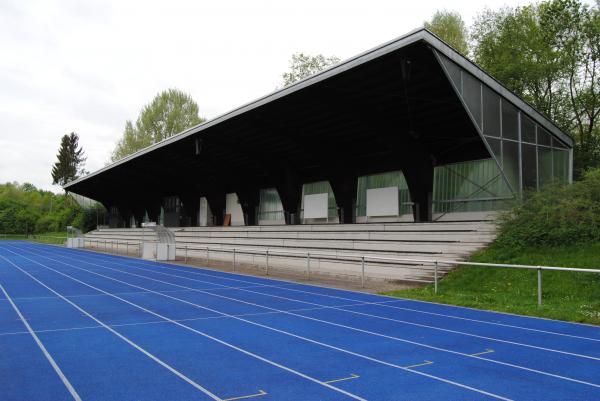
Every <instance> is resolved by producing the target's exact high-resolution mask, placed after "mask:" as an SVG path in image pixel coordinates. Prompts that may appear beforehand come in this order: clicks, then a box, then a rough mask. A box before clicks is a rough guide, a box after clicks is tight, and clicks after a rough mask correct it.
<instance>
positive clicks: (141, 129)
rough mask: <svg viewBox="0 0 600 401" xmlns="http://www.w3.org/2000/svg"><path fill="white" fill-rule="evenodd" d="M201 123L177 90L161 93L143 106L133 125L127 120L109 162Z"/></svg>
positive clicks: (195, 108) (185, 96)
mask: <svg viewBox="0 0 600 401" xmlns="http://www.w3.org/2000/svg"><path fill="white" fill-rule="evenodd" d="M204 121H205V120H204V119H203V118H201V117H200V116H199V115H198V104H196V102H195V101H194V100H193V99H192V97H191V96H190V95H188V94H186V93H184V92H182V91H180V90H177V89H167V90H165V91H162V92H160V93H159V94H157V95H156V96H155V97H154V99H153V100H152V101H151V102H150V103H149V104H147V105H146V106H144V108H143V109H142V111H141V112H140V115H139V117H138V118H137V120H136V122H135V125H134V124H133V123H132V122H131V121H129V120H128V121H127V122H126V123H125V131H124V132H123V137H122V138H121V139H120V140H119V142H118V143H117V145H116V147H115V149H114V150H113V152H112V155H111V160H112V161H113V162H114V161H117V160H120V159H122V158H124V157H126V156H129V155H130V154H132V153H134V152H137V151H138V150H140V149H143V148H145V147H148V146H150V145H152V144H154V143H156V142H160V141H162V140H164V139H166V138H169V137H171V136H173V135H175V134H178V133H180V132H182V131H184V130H186V129H188V128H190V127H193V126H194V125H198V124H200V123H202V122H204Z"/></svg>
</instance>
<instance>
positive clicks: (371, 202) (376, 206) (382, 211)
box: [367, 187, 398, 217]
mask: <svg viewBox="0 0 600 401" xmlns="http://www.w3.org/2000/svg"><path fill="white" fill-rule="evenodd" d="M397 215H398V187H386V188H374V189H367V216H369V217H376V216H397Z"/></svg>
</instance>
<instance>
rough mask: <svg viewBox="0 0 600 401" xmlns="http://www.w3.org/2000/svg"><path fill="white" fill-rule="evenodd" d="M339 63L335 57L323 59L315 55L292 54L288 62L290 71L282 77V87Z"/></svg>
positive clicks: (321, 56)
mask: <svg viewBox="0 0 600 401" xmlns="http://www.w3.org/2000/svg"><path fill="white" fill-rule="evenodd" d="M339 62H340V59H339V58H338V57H336V56H330V57H325V56H323V55H322V54H317V55H316V56H311V55H309V54H304V53H296V54H293V55H292V59H291V60H290V69H289V71H288V72H286V73H284V74H283V76H282V78H283V86H288V85H291V84H293V83H294V82H296V81H300V80H301V79H304V78H306V77H309V76H311V75H313V74H316V73H317V72H319V71H323V70H324V69H326V68H327V67H331V66H333V65H335V64H337V63H339Z"/></svg>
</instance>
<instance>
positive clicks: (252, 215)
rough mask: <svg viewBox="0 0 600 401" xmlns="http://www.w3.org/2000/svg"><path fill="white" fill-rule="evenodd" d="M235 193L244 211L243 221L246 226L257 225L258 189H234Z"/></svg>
mask: <svg viewBox="0 0 600 401" xmlns="http://www.w3.org/2000/svg"><path fill="white" fill-rule="evenodd" d="M236 194H237V197H238V200H239V202H240V206H241V207H242V211H243V212H244V223H245V224H246V225H247V226H255V225H257V224H258V221H257V220H258V219H257V216H256V214H257V208H258V205H259V203H260V191H259V190H258V189H242V190H239V191H236Z"/></svg>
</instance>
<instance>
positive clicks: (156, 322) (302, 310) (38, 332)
mask: <svg viewBox="0 0 600 401" xmlns="http://www.w3.org/2000/svg"><path fill="white" fill-rule="evenodd" d="M186 291H189V290H186ZM144 292H145V293H148V292H147V291H144ZM162 292H167V291H162ZM113 294H116V293H113ZM103 295H104V294H103ZM52 298H55V299H60V298H58V297H52ZM13 299H14V298H13ZM360 305H362V303H355V304H348V305H340V307H350V306H360ZM330 308H331V307H330V306H326V307H322V308H300V309H291V310H290V312H306V311H313V310H319V309H330ZM277 314H281V312H273V311H269V312H256V313H241V314H235V315H232V316H235V317H253V316H264V315H277ZM228 318H229V316H226V315H219V316H203V317H190V318H186V319H173V320H174V321H176V322H195V321H200V320H211V319H228ZM164 323H170V322H167V321H165V320H151V321H148V322H139V323H120V324H109V326H110V327H113V328H116V327H131V326H144V325H147V324H164ZM102 328H104V327H102V326H80V327H64V328H59V329H45V330H34V333H36V334H40V333H55V332H63V331H77V330H92V329H102ZM22 334H29V332H28V331H7V332H3V333H0V336H12V335H22Z"/></svg>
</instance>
